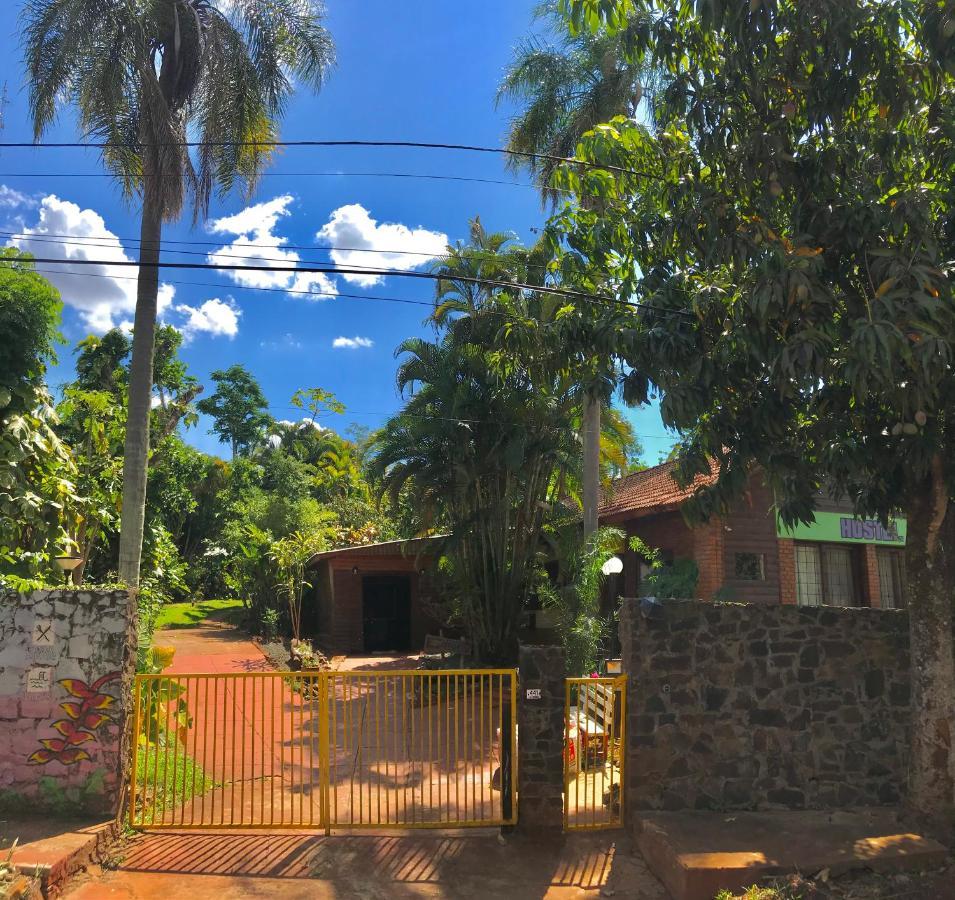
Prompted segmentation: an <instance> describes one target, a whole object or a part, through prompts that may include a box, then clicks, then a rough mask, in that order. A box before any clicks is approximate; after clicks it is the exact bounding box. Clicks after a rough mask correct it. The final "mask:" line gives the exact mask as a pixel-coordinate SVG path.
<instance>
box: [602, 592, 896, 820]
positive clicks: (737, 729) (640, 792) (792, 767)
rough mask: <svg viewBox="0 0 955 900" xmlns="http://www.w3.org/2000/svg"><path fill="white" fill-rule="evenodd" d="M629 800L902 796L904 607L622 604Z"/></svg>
mask: <svg viewBox="0 0 955 900" xmlns="http://www.w3.org/2000/svg"><path fill="white" fill-rule="evenodd" d="M620 638H621V644H622V648H623V664H624V671H626V672H627V674H628V675H629V678H630V683H629V694H628V697H629V699H628V710H629V712H628V723H627V726H628V763H627V764H628V769H627V771H628V776H627V791H628V807H629V809H630V810H636V809H667V810H680V809H701V810H733V809H772V808H789V809H804V808H826V807H842V806H855V805H870V804H893V803H897V802H899V800H900V799H901V794H902V792H903V789H904V784H905V767H906V756H907V752H908V740H909V675H908V673H909V651H908V620H907V615H906V613H904V612H897V611H890V610H873V609H836V608H831V607H798V606H789V605H786V606H767V605H743V604H734V603H708V602H701V601H693V600H689V601H685V600H670V601H664V602H662V603H661V604H659V605H657V606H648V605H647V604H646V603H644V604H641V601H639V600H624V601H623V605H622V608H621V618H620Z"/></svg>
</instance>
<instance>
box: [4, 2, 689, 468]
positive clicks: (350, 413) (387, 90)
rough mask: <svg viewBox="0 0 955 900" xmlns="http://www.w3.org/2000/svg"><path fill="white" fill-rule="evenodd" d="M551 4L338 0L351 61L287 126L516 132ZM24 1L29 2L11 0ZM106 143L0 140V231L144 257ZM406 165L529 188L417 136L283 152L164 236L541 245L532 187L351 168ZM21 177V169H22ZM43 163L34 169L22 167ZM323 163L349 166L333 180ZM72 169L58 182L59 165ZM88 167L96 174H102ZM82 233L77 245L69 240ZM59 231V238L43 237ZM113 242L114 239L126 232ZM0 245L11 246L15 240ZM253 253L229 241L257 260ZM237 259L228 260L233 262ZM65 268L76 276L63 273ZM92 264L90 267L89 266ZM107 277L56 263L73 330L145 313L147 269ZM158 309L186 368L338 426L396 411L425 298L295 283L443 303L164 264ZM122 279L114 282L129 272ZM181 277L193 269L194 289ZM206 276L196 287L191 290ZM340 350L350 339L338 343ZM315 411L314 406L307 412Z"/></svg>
mask: <svg viewBox="0 0 955 900" xmlns="http://www.w3.org/2000/svg"><path fill="white" fill-rule="evenodd" d="M537 2H538V0H506V2H504V0H496V2H490V3H467V4H450V3H447V2H446V0H415V2H414V3H410V4H404V5H397V6H396V5H395V4H394V3H391V2H385V0H363V2H361V3H354V2H346V0H329V2H328V4H327V6H328V10H327V11H328V17H327V23H326V24H327V27H328V28H329V29H330V30H331V32H332V35H333V37H334V40H335V43H336V46H337V55H338V62H337V65H336V66H335V68H334V69H333V70H332V71H331V73H330V76H329V79H328V82H327V84H326V86H325V87H324V88H323V89H322V91H321V92H320V93H319V94H314V93H311V92H308V91H300V92H298V93H297V94H296V96H295V98H294V99H293V101H292V102H291V104H290V105H289V108H288V113H287V116H286V118H285V120H284V123H283V127H282V137H283V138H285V139H288V140H296V139H299V140H304V139H317V140H322V139H326V140H332V139H356V140H363V139H367V140H375V139H378V140H415V141H431V142H448V143H464V144H478V145H488V146H501V145H502V143H503V140H504V135H505V133H506V130H507V121H508V116H509V110H507V109H504V108H502V109H495V105H494V95H495V90H496V87H497V84H498V82H499V80H500V76H501V73H502V71H503V69H504V67H505V65H506V64H507V62H508V60H509V59H510V57H511V53H512V48H513V47H514V45H515V44H516V43H517V42H518V41H519V40H520V39H521V38H522V37H523V36H524V35H526V34H527V33H528V32H529V31H530V29H531V27H532V11H533V8H534V6H536V4H537ZM14 5H15V6H16V7H17V8H18V9H19V8H21V7H22V5H23V4H22V3H21V2H19V0H18V2H16V3H15V4H14ZM6 21H7V22H8V23H11V25H10V27H9V28H8V29H7V30H6V33H2V34H0V60H3V61H4V62H3V63H2V64H0V80H2V81H5V82H6V83H7V88H8V99H9V103H8V105H7V106H6V108H5V114H4V133H3V140H6V141H19V140H29V139H30V138H31V137H32V135H31V130H30V125H29V119H28V114H27V98H26V92H25V90H24V76H23V67H22V62H21V60H22V54H21V51H20V47H19V35H18V33H17V29H16V27H15V20H13V18H12V17H6ZM78 137H79V135H78V133H77V130H76V127H75V121H74V119H73V117H72V115H71V114H70V112H69V111H66V112H64V114H63V115H62V116H61V118H60V120H59V121H58V122H57V124H56V126H55V127H54V128H53V129H52V130H51V131H50V132H49V134H48V135H47V138H46V140H49V141H55V140H65V141H71V140H77V139H78ZM102 172H103V169H102V167H101V165H100V163H99V160H98V157H97V155H96V153H95V152H94V151H87V150H52V149H51V150H3V151H0V185H3V187H2V188H0V231H4V232H18V233H26V232H29V233H30V234H31V235H32V237H30V238H28V239H21V241H20V243H21V245H22V246H24V247H26V248H28V249H30V250H31V251H32V252H34V254H35V255H47V256H62V255H63V254H65V253H69V254H71V255H72V254H79V255H83V256H87V257H88V258H99V259H102V258H108V259H111V260H119V259H122V258H124V254H125V257H128V258H131V259H134V258H135V249H134V246H135V245H132V244H130V243H129V242H128V240H127V239H129V238H133V237H135V236H136V235H138V219H137V215H136V210H135V208H131V207H130V206H128V205H127V204H126V203H125V202H124V201H123V198H122V196H121V194H120V192H119V189H118V188H117V187H116V186H115V185H114V184H113V183H112V182H111V181H110V179H108V178H103V177H98V176H100V175H101V174H102ZM368 172H398V173H420V174H432V175H433V174H441V175H451V176H467V177H471V178H483V179H491V180H504V181H509V182H513V181H520V182H523V183H525V184H526V183H527V181H528V179H527V176H526V175H525V174H517V175H515V174H514V173H513V172H509V171H507V170H506V169H505V167H504V162H503V158H501V157H498V156H494V155H490V154H467V153H457V152H450V151H431V150H427V151H426V150H418V151H415V150H402V149H378V150H371V149H321V150H316V149H294V148H289V149H287V150H285V151H284V152H283V153H281V154H280V155H279V156H278V157H277V158H276V160H275V163H274V164H273V166H272V167H271V168H270V169H269V170H268V174H267V175H266V177H264V178H263V179H262V181H261V183H260V185H259V188H258V190H257V192H256V194H255V196H254V197H252V198H245V197H242V196H232V197H230V198H229V199H228V200H226V201H225V202H214V203H213V206H212V209H211V211H210V217H209V221H207V222H205V223H200V224H199V225H198V226H195V227H193V226H192V224H191V219H190V217H189V216H186V217H185V218H184V220H183V221H182V222H180V223H178V224H176V225H173V226H167V228H166V231H165V234H164V237H165V238H166V239H167V240H169V241H183V242H203V243H201V244H196V245H190V244H186V243H184V244H172V243H170V244H168V245H167V246H168V248H169V250H173V249H180V250H189V251H192V252H194V253H195V252H202V253H206V252H209V253H213V252H219V253H222V254H223V255H224V256H225V257H227V256H228V255H229V253H230V250H229V249H228V247H229V245H230V244H231V243H232V242H234V241H236V240H239V241H244V242H246V243H267V244H276V243H280V244H282V245H284V247H285V249H281V247H280V249H278V250H261V251H258V252H260V253H261V254H262V255H263V256H268V257H273V258H280V257H288V258H289V259H291V260H292V261H294V257H295V256H297V257H298V258H299V259H302V260H309V261H315V262H320V263H328V262H329V254H328V252H327V251H326V252H324V253H323V252H321V251H317V250H311V251H309V250H289V249H288V245H293V246H314V245H316V244H330V243H335V244H337V245H339V246H358V247H371V248H373V249H375V250H377V251H381V250H398V249H403V250H405V251H414V252H418V253H421V254H422V255H421V256H410V255H402V256H398V257H379V256H377V255H376V254H374V253H362V254H345V255H342V256H340V257H339V259H338V262H340V263H341V264H349V263H352V264H365V265H379V266H386V267H392V266H394V265H396V264H402V263H404V264H406V265H410V262H411V261H418V260H420V261H421V262H425V261H426V260H427V255H426V254H428V253H431V252H436V251H435V248H440V246H441V245H442V243H443V241H444V239H445V238H447V239H450V240H452V241H454V240H458V239H464V238H466V236H467V225H468V220H469V218H471V217H472V216H474V215H480V216H481V219H482V221H483V222H484V223H485V225H486V226H487V227H488V228H489V229H491V230H506V231H512V232H514V233H515V235H516V236H517V238H518V239H520V240H523V241H530V240H533V237H534V235H533V232H532V229H534V228H536V227H539V226H540V224H541V223H542V221H543V218H544V213H543V211H542V209H541V207H540V203H539V200H538V197H537V194H536V192H535V191H534V190H533V189H531V188H528V187H516V186H512V185H492V184H476V183H469V182H453V181H430V180H419V179H410V178H380V177H377V178H373V177H358V176H356V175H355V174H353V173H368ZM17 173H20V177H18V176H17ZM23 173H29V174H30V177H22V175H23ZM313 173H346V174H323V175H315V174H313ZM53 176H58V177H53ZM91 176H92V177H91ZM64 234H66V235H69V236H70V237H68V238H67V239H66V240H67V241H73V243H63V240H64V239H63V238H62V237H60V235H64ZM44 235H46V237H44ZM117 239H118V240H117ZM0 240H3V241H4V242H6V241H7V240H8V238H7V237H5V236H0ZM249 252H250V251H249V250H232V251H231V253H235V254H240V255H249ZM165 258H166V259H167V260H178V261H187V260H192V261H196V260H198V261H202V260H203V257H202V256H187V255H181V254H175V253H172V252H166V253H165ZM224 261H226V260H225V259H224ZM57 271H59V272H62V271H63V270H62V269H60V268H59V267H58V269H57ZM82 271H88V270H85V269H84V270H82ZM101 274H102V275H104V276H106V277H87V276H81V277H73V278H70V277H69V276H66V275H62V274H61V275H58V276H55V277H54V278H53V280H54V281H56V282H57V283H58V286H59V287H60V289H61V293H62V294H63V298H64V301H65V302H66V304H67V307H66V312H65V316H64V323H63V332H64V334H65V336H66V337H67V339H68V340H69V342H70V344H71V345H72V344H75V342H76V341H77V340H78V339H80V338H82V337H83V336H84V335H86V334H88V333H90V331H102V330H103V329H104V328H105V327H108V326H109V325H110V324H121V323H122V322H124V321H128V320H129V319H131V318H132V313H131V303H132V297H133V287H134V282H133V281H131V280H125V279H129V278H130V277H131V276H133V275H134V274H135V269H133V270H122V269H117V268H113V269H108V270H104V271H103V272H102V273H101ZM166 275H167V276H168V277H166V278H164V281H165V282H166V287H165V288H164V290H163V294H162V298H163V302H164V304H165V310H164V312H163V314H162V315H163V318H164V319H165V320H166V321H169V322H171V323H172V324H174V325H176V326H177V327H179V328H181V329H183V330H184V332H185V334H186V335H187V345H186V347H185V349H184V352H183V356H184V358H185V360H186V362H187V363H188V365H189V368H190V371H191V372H192V373H193V374H194V375H196V376H197V377H198V378H199V380H200V381H201V382H203V383H204V384H206V385H207V386H208V389H209V390H211V382H210V381H209V379H208V375H209V373H210V372H211V371H212V370H213V369H216V368H225V367H227V366H229V365H231V364H232V363H235V362H240V363H242V364H243V365H245V366H247V367H248V368H249V369H250V370H251V371H252V372H253V373H254V375H255V376H256V377H257V378H258V379H259V381H260V382H261V384H262V387H263V389H264V391H265V394H266V396H267V397H268V398H269V402H270V405H271V412H272V414H273V415H274V416H275V417H276V418H294V417H295V415H296V410H294V409H292V408H290V404H289V398H290V397H291V396H292V394H293V393H294V392H295V390H297V389H298V388H303V387H323V388H326V389H327V390H331V391H333V392H334V393H335V394H337V396H338V397H339V398H340V399H341V400H342V401H343V402H344V403H345V405H346V407H347V411H346V413H345V415H344V416H341V417H335V419H334V421H328V423H327V424H329V425H330V426H332V427H335V428H336V429H339V430H342V429H344V428H345V427H346V426H347V425H348V424H349V423H351V422H355V423H357V424H360V425H363V426H368V427H371V428H374V427H377V426H379V425H380V424H382V423H383V421H384V420H385V419H386V418H387V416H388V415H389V414H391V413H393V412H394V411H395V410H397V409H398V408H399V407H400V405H401V399H400V397H399V396H398V395H397V393H396V390H395V386H394V375H395V365H396V363H395V357H394V349H395V347H396V346H397V345H398V344H399V343H400V341H402V340H403V339H404V338H406V337H408V336H411V335H415V334H426V333H427V331H428V329H427V327H426V326H425V325H424V324H423V320H424V318H425V317H426V315H427V312H428V310H427V308H426V307H425V306H420V305H414V304H407V303H397V302H385V301H374V300H368V299H362V300H356V299H346V298H344V297H341V296H338V297H334V298H328V299H324V300H321V299H317V298H307V297H303V296H301V295H294V294H289V293H286V292H285V291H284V289H285V288H286V287H292V288H294V287H296V286H298V287H303V286H304V287H306V288H308V289H311V290H315V289H319V290H326V289H329V290H331V291H335V290H337V291H338V292H339V293H349V294H359V295H361V296H363V297H370V296H387V297H393V298H398V299H400V300H406V301H407V300H411V301H422V302H429V301H430V298H431V291H430V289H429V288H430V285H429V284H428V283H427V282H423V281H416V280H413V279H403V278H394V277H392V278H386V279H383V280H382V281H381V282H380V283H376V284H370V283H367V280H365V281H362V282H360V283H356V282H354V281H352V282H349V281H347V280H346V279H345V278H344V277H341V276H338V277H334V278H332V279H330V282H331V283H329V282H327V281H325V282H322V283H318V281H319V279H313V280H312V282H311V283H310V284H305V285H303V284H302V283H301V282H299V283H298V284H293V283H292V279H291V278H289V277H288V276H284V275H282V273H275V275H274V276H270V277H269V279H262V280H263V281H264V280H267V281H268V284H269V286H270V287H272V288H273V290H271V291H269V292H264V291H260V290H252V289H243V288H241V287H240V286H239V285H237V284H236V283H234V281H233V280H232V279H230V278H229V277H228V276H226V275H223V274H220V273H214V272H189V271H186V272H172V273H170V272H168V271H167V273H166ZM117 276H118V277H117ZM182 282H193V284H184V283H182ZM195 282H200V283H201V284H195ZM336 344H337V346H336ZM60 357H61V358H60V364H59V365H58V366H57V367H55V368H54V369H53V371H52V372H51V374H50V382H51V384H53V385H54V386H56V385H57V384H59V383H62V382H64V381H66V380H68V379H69V378H71V377H72V349H71V347H65V348H64V349H63V350H62V352H61V354H60ZM299 414H300V413H299ZM628 414H629V415H630V416H631V417H632V419H633V422H634V426H635V429H636V431H637V432H638V433H639V434H640V435H641V440H642V443H643V445H644V447H645V459H646V461H647V462H656V461H657V459H658V457H659V456H660V453H661V452H665V451H666V450H667V449H669V446H670V445H671V444H672V439H671V438H668V437H666V436H665V434H664V429H663V425H662V423H661V421H660V417H659V412H658V410H657V409H656V408H653V407H651V408H646V409H642V410H636V411H632V412H630V413H628ZM207 430H208V422H205V421H200V423H199V426H198V427H197V428H193V429H191V430H190V431H189V432H187V433H186V437H187V439H188V440H189V441H191V442H192V443H195V444H196V445H197V446H199V447H201V448H202V449H204V450H207V451H210V452H218V453H223V452H225V448H224V447H222V446H221V445H219V444H218V443H217V441H216V439H215V437H213V436H212V435H210V434H208V433H207Z"/></svg>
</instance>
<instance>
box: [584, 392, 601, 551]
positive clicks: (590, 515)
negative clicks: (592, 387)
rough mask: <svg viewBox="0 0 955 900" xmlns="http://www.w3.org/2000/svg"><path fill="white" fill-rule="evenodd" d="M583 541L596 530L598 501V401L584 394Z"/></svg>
mask: <svg viewBox="0 0 955 900" xmlns="http://www.w3.org/2000/svg"><path fill="white" fill-rule="evenodd" d="M582 418H583V439H584V441H583V443H584V472H583V480H584V540H586V539H587V538H589V537H590V536H591V535H592V534H593V533H594V532H595V531H596V530H597V504H598V502H599V499H600V494H599V492H600V400H598V399H597V398H596V397H594V396H592V395H591V394H589V393H585V394H584V408H583V416H582Z"/></svg>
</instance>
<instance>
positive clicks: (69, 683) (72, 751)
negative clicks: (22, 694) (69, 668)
mask: <svg viewBox="0 0 955 900" xmlns="http://www.w3.org/2000/svg"><path fill="white" fill-rule="evenodd" d="M119 675H120V673H119V672H110V673H109V674H107V675H104V676H103V677H102V678H98V679H97V680H96V681H94V682H93V683H92V684H86V682H85V681H80V680H79V679H78V678H63V679H62V680H60V681H59V682H57V683H58V684H60V685H62V687H63V688H64V689H65V690H66V692H67V693H68V694H69V695H70V696H71V697H74V698H76V699H74V700H66V701H64V702H63V703H61V704H60V709H62V710H63V711H64V712H65V713H66V715H67V718H65V719H58V720H57V721H56V722H54V723H53V725H52V726H51V727H52V728H53V730H54V731H57V732H59V733H60V735H61V737H58V738H41V739H40V744H41V745H42V746H41V749H40V750H36V751H34V752H33V753H31V754H30V756H29V757H28V758H27V762H28V763H30V765H34V766H45V765H46V764H47V763H51V762H58V763H62V764H63V765H64V766H70V765H74V764H76V763H79V762H82V761H83V760H86V759H90V755H89V753H87V752H86V750H84V749H83V746H82V745H83V744H87V743H89V742H90V741H95V740H96V731H97V729H99V728H100V727H102V725H103V724H104V723H106V722H110V721H112V718H111V717H110V716H109V715H108V714H107V713H105V712H104V710H108V709H110V707H112V706H113V705H114V704H115V703H116V698H115V697H114V696H113V695H112V694H106V693H103V691H102V688H103V687H104V686H105V685H107V684H109V682H111V681H116V680H117V679H118V678H119Z"/></svg>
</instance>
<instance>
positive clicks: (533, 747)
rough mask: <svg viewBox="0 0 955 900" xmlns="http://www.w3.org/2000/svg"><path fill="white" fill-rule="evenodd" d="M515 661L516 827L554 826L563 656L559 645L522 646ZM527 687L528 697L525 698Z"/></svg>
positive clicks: (559, 790)
mask: <svg viewBox="0 0 955 900" xmlns="http://www.w3.org/2000/svg"><path fill="white" fill-rule="evenodd" d="M519 664H520V690H519V694H518V704H517V707H518V736H519V740H518V742H517V746H518V769H517V771H518V795H519V799H520V819H519V821H520V827H521V829H522V830H533V831H541V830H544V831H550V830H555V829H556V830H559V829H560V828H561V826H562V825H563V815H564V806H563V790H564V755H563V754H564V702H565V677H566V675H567V656H566V654H565V653H564V650H563V648H561V647H548V646H522V647H521V648H520V660H519ZM528 691H531V696H532V697H533V698H534V699H528ZM537 691H539V692H540V693H539V694H538V693H536V692H537Z"/></svg>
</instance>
